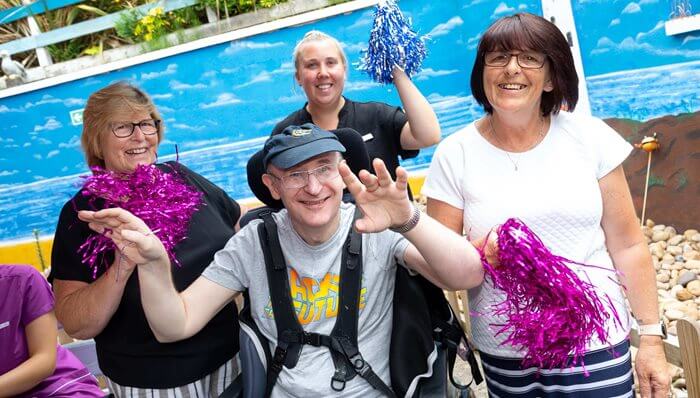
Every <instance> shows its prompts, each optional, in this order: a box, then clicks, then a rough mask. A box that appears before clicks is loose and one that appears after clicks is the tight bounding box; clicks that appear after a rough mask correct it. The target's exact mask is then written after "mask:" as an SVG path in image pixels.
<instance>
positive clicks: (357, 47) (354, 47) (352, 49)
mask: <svg viewBox="0 0 700 398" xmlns="http://www.w3.org/2000/svg"><path fill="white" fill-rule="evenodd" d="M340 46H341V47H343V50H345V53H346V54H348V53H349V54H352V53H359V52H360V51H362V50H366V49H367V42H357V43H350V44H348V43H340Z"/></svg>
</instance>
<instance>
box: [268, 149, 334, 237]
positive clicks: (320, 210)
mask: <svg viewBox="0 0 700 398" xmlns="http://www.w3.org/2000/svg"><path fill="white" fill-rule="evenodd" d="M339 160H340V154H339V153H338V152H329V153H324V154H321V155H318V156H316V157H313V158H311V159H309V160H307V161H305V162H302V163H300V164H298V165H296V166H294V167H291V168H289V169H287V170H282V169H280V168H278V167H275V166H274V165H272V164H270V165H269V166H268V167H269V168H268V172H267V174H264V175H263V183H265V185H266V186H267V188H268V189H269V190H270V193H271V194H272V196H273V197H274V198H275V199H278V200H279V199H281V200H282V203H284V207H285V208H286V209H287V211H288V212H289V217H290V218H291V220H292V225H293V226H294V230H295V231H296V232H297V233H298V234H299V236H301V237H302V238H303V239H304V240H305V241H306V242H307V243H309V244H320V243H323V242H325V241H326V240H328V238H330V237H331V236H332V235H333V233H335V231H336V230H337V229H338V225H339V222H340V219H339V209H340V202H341V199H342V196H343V188H345V184H344V183H343V180H342V178H340V175H338V176H336V177H334V178H331V179H329V180H327V181H325V182H323V183H322V182H320V181H319V180H318V178H317V177H316V175H313V174H312V175H309V176H308V177H309V178H308V184H306V186H304V187H302V188H294V189H289V188H285V187H284V186H283V183H282V180H281V178H283V177H285V176H289V175H290V174H291V173H295V172H299V171H308V170H314V169H317V168H319V167H321V166H324V165H336V164H337V163H338V161H339ZM270 174H271V175H270Z"/></svg>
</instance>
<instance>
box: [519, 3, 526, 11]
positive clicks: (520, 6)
mask: <svg viewBox="0 0 700 398" xmlns="http://www.w3.org/2000/svg"><path fill="white" fill-rule="evenodd" d="M525 10H527V4H519V5H518V11H525Z"/></svg>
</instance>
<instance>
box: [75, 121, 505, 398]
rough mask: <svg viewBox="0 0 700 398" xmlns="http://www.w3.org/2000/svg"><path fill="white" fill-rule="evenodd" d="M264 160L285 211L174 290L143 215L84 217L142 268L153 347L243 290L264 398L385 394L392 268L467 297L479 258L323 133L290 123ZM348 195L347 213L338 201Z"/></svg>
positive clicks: (399, 187) (400, 181) (401, 179)
mask: <svg viewBox="0 0 700 398" xmlns="http://www.w3.org/2000/svg"><path fill="white" fill-rule="evenodd" d="M263 152H264V153H263V162H264V165H265V167H266V173H265V174H264V175H263V176H262V181H263V183H264V184H265V186H266V187H267V188H268V189H269V191H270V194H271V196H272V197H273V198H275V199H278V200H281V202H282V203H283V205H284V209H282V210H280V211H279V212H277V213H273V214H269V215H265V216H263V217H262V220H253V221H251V222H250V223H249V224H248V225H247V226H246V227H245V228H243V229H242V230H241V231H240V232H239V233H237V234H236V235H234V236H233V237H232V238H231V239H230V240H229V242H228V243H227V244H226V246H225V247H224V248H223V249H222V250H220V251H219V252H218V253H217V254H216V255H215V257H214V260H213V262H212V263H211V264H210V265H209V267H208V268H207V269H206V270H205V272H204V273H203V274H202V276H201V277H199V278H198V279H197V280H196V281H195V282H194V283H193V284H192V285H190V286H189V287H188V288H187V289H186V290H184V291H183V292H177V291H176V290H175V288H174V286H173V283H172V279H171V277H170V267H171V264H170V261H169V259H168V256H167V253H166V252H165V250H164V249H163V246H162V244H161V242H160V241H159V240H158V238H157V237H156V236H155V235H154V234H153V233H152V232H151V230H150V229H149V228H148V226H146V225H145V224H144V223H143V222H142V221H141V220H140V219H138V218H136V217H135V216H133V215H131V214H130V213H128V212H126V211H125V210H122V209H106V210H101V211H99V212H88V211H83V212H80V217H81V219H83V220H84V221H88V222H90V227H91V228H93V229H94V230H96V231H97V232H100V233H102V232H104V231H105V229H109V230H110V231H111V232H109V233H110V236H111V237H112V239H113V240H114V242H115V244H117V245H118V246H119V247H123V248H124V249H123V250H122V252H123V253H124V254H125V255H126V256H128V257H129V258H130V259H131V260H133V261H134V262H136V263H137V264H139V265H138V270H139V271H138V276H139V283H140V284H141V285H142V286H148V288H144V289H141V292H142V293H141V295H142V301H143V306H144V310H145V313H146V316H147V318H148V321H149V324H150V326H151V329H152V330H153V332H154V334H155V336H156V337H157V338H158V340H159V341H162V342H170V341H178V340H182V339H185V338H187V337H189V336H191V335H193V334H194V333H196V332H197V331H198V330H199V329H200V328H201V327H202V326H203V325H205V324H206V322H207V321H208V320H209V319H210V318H211V317H213V316H214V315H215V314H216V313H217V312H218V311H219V310H220V309H221V308H223V306H224V305H226V304H227V303H228V302H229V301H230V300H232V299H233V298H234V297H235V296H236V295H237V294H239V292H243V291H246V290H247V291H248V295H249V299H250V311H251V315H252V319H253V321H254V322H255V324H256V325H257V327H258V328H259V330H260V332H261V333H262V335H264V337H265V338H266V339H267V340H268V341H269V343H270V345H271V347H273V350H274V355H273V356H272V361H271V363H269V364H268V366H267V378H266V391H265V393H264V395H271V396H275V397H287V396H302V397H307V396H309V397H310V396H314V397H316V396H331V395H341V396H360V395H362V396H394V393H393V391H392V389H391V387H389V386H390V384H391V381H390V374H389V340H390V338H391V328H392V305H393V297H394V295H393V289H394V278H395V275H396V273H395V271H396V269H395V267H396V264H397V263H398V264H399V266H401V267H406V268H407V269H409V270H411V271H413V272H418V273H420V274H422V275H423V276H425V277H426V278H427V279H429V280H430V281H431V282H433V283H434V284H436V285H437V286H439V287H442V288H446V289H454V290H457V289H467V288H470V287H474V286H476V285H478V284H480V283H481V282H482V280H483V268H482V266H481V261H480V257H479V253H478V252H477V250H476V249H475V248H474V247H473V246H472V245H471V244H470V243H469V242H468V241H467V240H466V239H464V238H463V237H461V236H459V235H457V234H455V233H454V232H453V231H451V230H449V229H447V228H446V227H444V226H442V225H441V224H439V223H438V222H436V221H435V220H433V219H431V218H430V217H428V216H427V215H425V214H421V213H420V212H419V211H418V210H417V209H415V208H414V206H413V205H412V204H411V201H410V200H409V198H408V195H407V189H406V187H407V180H408V176H407V172H406V171H405V170H404V169H403V168H398V169H397V173H396V175H397V178H396V181H393V180H392V178H391V176H390V174H389V172H388V170H387V169H386V167H385V166H384V163H383V162H382V161H381V160H379V159H375V160H374V163H373V165H374V168H375V170H376V172H377V175H376V176H375V175H372V174H370V173H369V172H367V171H361V172H360V173H359V175H358V176H356V175H355V174H353V173H352V172H351V171H350V169H349V168H348V166H347V165H346V164H345V162H344V161H343V160H342V153H344V152H345V147H344V146H343V145H342V144H341V143H340V142H339V141H338V139H337V137H336V136H335V135H334V134H332V133H330V132H327V131H324V130H322V129H320V128H318V127H316V126H314V125H310V124H307V125H304V126H290V127H288V128H287V129H285V131H284V132H283V133H282V134H279V135H275V136H273V137H271V138H270V139H268V140H267V141H266V143H265V145H264V148H263ZM345 187H347V189H348V190H349V192H350V193H351V194H352V196H353V197H354V199H355V203H356V204H355V205H353V204H350V203H343V202H342V195H343V189H344V188H345ZM356 208H357V209H359V211H357V209H356ZM491 244H493V242H491ZM277 248H279V249H277ZM353 275H354V276H353ZM342 279H347V280H354V283H350V284H348V283H346V282H345V283H342V284H341V282H340V281H341V280H342ZM280 292H282V293H280ZM273 308H278V309H281V310H280V311H279V313H278V312H277V311H273ZM344 309H345V310H344ZM348 309H351V310H348ZM405 348H406V350H410V349H411V347H405ZM356 376H359V377H356Z"/></svg>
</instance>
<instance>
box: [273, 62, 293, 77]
mask: <svg viewBox="0 0 700 398" xmlns="http://www.w3.org/2000/svg"><path fill="white" fill-rule="evenodd" d="M270 74H271V75H293V74H294V64H293V63H292V61H289V62H282V64H281V65H280V66H279V68H277V69H275V70H273V71H272V72H270Z"/></svg>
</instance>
